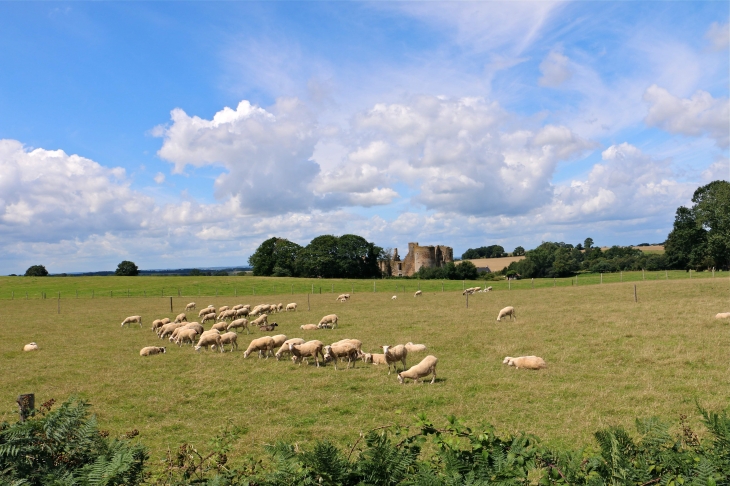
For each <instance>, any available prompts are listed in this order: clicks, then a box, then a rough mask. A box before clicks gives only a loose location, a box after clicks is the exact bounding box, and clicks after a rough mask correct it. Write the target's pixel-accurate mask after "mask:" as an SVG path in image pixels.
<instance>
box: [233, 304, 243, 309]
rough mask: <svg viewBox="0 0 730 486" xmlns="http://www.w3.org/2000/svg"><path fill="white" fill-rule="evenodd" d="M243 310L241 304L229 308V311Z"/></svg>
mask: <svg viewBox="0 0 730 486" xmlns="http://www.w3.org/2000/svg"><path fill="white" fill-rule="evenodd" d="M238 309H243V304H236V305H234V306H233V307H231V310H238Z"/></svg>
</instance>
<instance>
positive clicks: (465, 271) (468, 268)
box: [456, 261, 479, 280]
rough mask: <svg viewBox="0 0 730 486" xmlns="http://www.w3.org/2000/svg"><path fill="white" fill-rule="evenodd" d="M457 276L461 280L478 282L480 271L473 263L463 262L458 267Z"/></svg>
mask: <svg viewBox="0 0 730 486" xmlns="http://www.w3.org/2000/svg"><path fill="white" fill-rule="evenodd" d="M456 274H457V276H458V279H459V280H476V279H477V277H478V276H479V271H478V270H477V267H476V265H474V264H473V263H472V262H470V261H463V262H461V263H459V264H458V265H456Z"/></svg>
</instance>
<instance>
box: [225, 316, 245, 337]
mask: <svg viewBox="0 0 730 486" xmlns="http://www.w3.org/2000/svg"><path fill="white" fill-rule="evenodd" d="M237 328H243V329H245V330H246V334H251V331H249V330H248V321H247V320H246V319H236V320H235V321H233V322H231V323H230V324H228V327H227V328H226V330H227V331H230V330H231V329H237Z"/></svg>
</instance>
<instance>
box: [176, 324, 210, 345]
mask: <svg viewBox="0 0 730 486" xmlns="http://www.w3.org/2000/svg"><path fill="white" fill-rule="evenodd" d="M204 330H205V329H203V326H201V325H200V324H198V323H197V322H191V323H189V324H185V325H184V326H181V327H178V328H177V329H175V330H173V331H172V334H171V335H170V341H171V342H177V338H178V336H179V335H180V333H181V332H182V331H194V332H195V334H203V331H204Z"/></svg>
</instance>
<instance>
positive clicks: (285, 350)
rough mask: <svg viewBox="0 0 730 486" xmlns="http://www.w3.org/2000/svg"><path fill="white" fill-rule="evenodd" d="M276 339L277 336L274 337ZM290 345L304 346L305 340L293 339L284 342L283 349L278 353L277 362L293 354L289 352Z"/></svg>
mask: <svg viewBox="0 0 730 486" xmlns="http://www.w3.org/2000/svg"><path fill="white" fill-rule="evenodd" d="M274 337H276V336H274ZM272 339H273V338H272ZM289 344H304V339H302V338H292V339H287V340H286V341H284V342H283V343H282V344H281V347H280V348H279V350H278V351H277V352H276V355H275V356H276V361H279V360H280V359H281V357H282V356H284V355H285V354H290V353H291V351H289Z"/></svg>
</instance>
